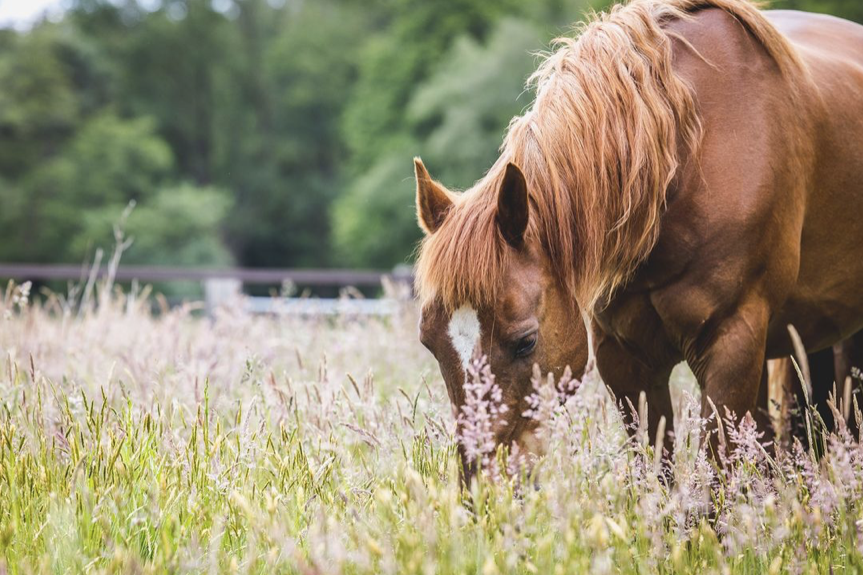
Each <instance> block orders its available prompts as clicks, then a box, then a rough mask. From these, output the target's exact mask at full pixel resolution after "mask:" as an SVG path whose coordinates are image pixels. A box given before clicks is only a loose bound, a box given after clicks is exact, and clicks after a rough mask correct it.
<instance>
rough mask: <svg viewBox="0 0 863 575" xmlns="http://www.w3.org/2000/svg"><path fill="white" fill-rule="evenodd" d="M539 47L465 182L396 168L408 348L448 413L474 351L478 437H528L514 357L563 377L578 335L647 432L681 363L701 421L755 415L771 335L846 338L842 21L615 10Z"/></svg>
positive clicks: (711, 3)
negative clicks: (416, 349)
mask: <svg viewBox="0 0 863 575" xmlns="http://www.w3.org/2000/svg"><path fill="white" fill-rule="evenodd" d="M558 43H559V45H558V48H557V50H556V51H554V52H553V53H552V54H551V55H549V56H548V57H547V59H546V60H545V61H544V63H542V64H541V66H540V67H539V69H538V70H537V72H536V73H535V74H534V75H533V77H532V81H533V83H534V84H535V86H536V94H537V95H536V100H535V102H534V104H533V105H532V107H531V108H530V109H529V110H528V111H527V112H526V114H525V115H524V116H522V117H519V118H516V119H514V120H513V121H512V123H511V124H510V127H509V130H508V133H507V135H506V138H505V141H504V144H503V146H502V148H501V155H500V158H499V159H498V161H497V162H496V163H495V164H494V166H493V167H492V168H491V169H490V170H489V172H488V173H487V174H486V175H485V176H484V177H483V178H482V179H481V180H480V181H479V182H478V183H477V184H476V185H475V186H474V187H473V188H471V189H470V190H468V191H466V192H464V193H462V194H456V193H453V192H450V191H449V190H447V189H446V188H445V187H444V186H443V185H441V184H439V183H437V182H435V181H434V180H433V179H432V178H431V177H430V176H429V174H428V172H427V171H426V169H425V167H424V166H423V165H422V162H421V161H419V160H417V161H416V166H415V167H416V178H417V211H418V218H419V223H420V225H421V227H422V228H423V229H424V230H425V233H426V236H425V238H424V240H423V242H422V245H421V247H420V252H419V257H418V262H417V290H418V294H419V298H420V300H421V304H422V308H423V312H422V319H421V326H420V331H421V340H422V341H423V343H424V344H425V345H426V346H427V347H428V348H429V349H430V350H431V351H432V352H433V353H434V355H435V356H436V358H437V359H438V361H439V364H440V367H441V371H442V373H443V376H444V379H445V381H446V385H447V390H448V392H449V396H450V399H451V401H452V403H453V405H454V407H455V408H458V407H459V406H460V405H461V404H462V403H463V402H464V399H465V398H464V390H463V383H464V381H465V377H466V373H465V372H466V366H467V364H468V362H469V361H470V358H471V357H472V355H474V354H477V353H482V354H484V355H486V356H488V358H489V362H490V364H491V367H492V370H493V371H494V372H495V373H496V374H497V381H498V383H499V384H500V387H501V388H502V391H503V401H504V402H506V403H507V404H508V405H509V406H510V410H509V414H510V415H511V417H510V418H509V419H508V420H507V421H506V422H505V423H502V424H500V425H498V426H497V428H496V429H495V430H494V431H495V433H496V439H497V440H498V441H499V442H501V443H505V444H510V443H511V442H516V443H519V444H522V445H525V444H527V443H529V439H530V432H531V428H530V423H529V422H528V421H527V420H526V419H525V418H523V417H521V416H520V414H521V413H522V412H523V411H524V404H525V401H524V397H525V395H527V394H528V393H529V391H530V387H529V385H530V384H529V383H528V380H529V377H530V372H531V368H532V366H533V364H534V363H536V364H538V365H539V367H540V368H541V369H542V370H543V371H546V372H554V373H556V374H558V375H559V374H560V373H561V372H562V371H563V369H564V367H565V366H566V365H570V366H572V368H573V369H574V371H575V373H576V375H578V373H579V372H580V371H582V370H583V368H584V365H585V362H586V360H587V348H588V340H589V339H590V338H588V333H590V335H591V336H592V343H591V344H590V345H591V346H592V349H593V352H594V353H595V359H596V364H597V367H598V369H599V373H600V375H601V376H602V379H603V381H604V382H605V384H606V385H607V386H608V388H609V389H610V390H611V391H612V392H613V393H614V394H615V396H616V397H617V398H619V399H621V400H623V399H628V400H630V401H631V402H632V403H633V404H636V405H637V401H638V397H639V394H640V393H641V392H644V393H645V394H646V396H647V399H648V403H649V422H648V425H649V428H650V429H651V430H652V433H656V430H658V429H659V428H660V425H659V422H660V418H663V417H664V418H665V421H666V429H667V430H671V429H673V421H672V406H671V400H670V396H669V390H668V378H669V374H670V372H671V369H672V367H673V366H674V365H675V364H677V363H678V362H680V361H683V360H685V361H686V362H687V363H688V364H689V366H690V368H691V369H692V371H693V372H694V374H695V376H696V378H697V380H698V384H699V386H700V387H701V390H702V398H703V399H702V413H703V415H705V416H709V415H711V414H712V413H713V405H715V406H716V407H717V408H718V409H719V410H720V413H722V414H724V412H725V411H724V410H725V408H727V409H728V410H730V411H731V412H733V413H735V414H736V415H737V416H738V417H739V416H742V415H743V414H745V413H747V412H751V413H753V414H754V415H756V418H757V419H761V420H762V421H764V420H765V419H766V413H767V409H766V408H767V397H768V394H767V383H766V379H767V370H766V369H765V365H766V361H767V360H768V359H769V358H776V357H781V356H787V355H788V354H790V353H791V352H792V341H791V338H790V337H789V333H788V330H787V329H786V326H787V325H789V324H793V325H794V326H796V328H797V331H798V332H799V334H800V336H801V338H802V341H803V342H804V343H805V345H806V349H807V351H810V352H816V351H818V350H822V349H826V348H829V346H831V345H833V344H834V343H836V342H839V341H841V340H843V339H845V338H847V337H849V336H851V335H853V334H855V333H856V332H857V331H859V330H861V328H863V289H861V288H863V258H860V257H859V255H858V254H857V253H856V249H857V247H858V245H859V243H860V241H861V240H863V223H861V219H860V215H861V214H863V27H861V26H858V25H856V24H852V23H850V22H847V21H843V20H840V19H837V18H833V17H829V16H822V15H815V14H806V13H800V12H793V11H775V12H761V11H759V10H757V9H756V8H755V7H754V6H753V5H751V4H749V3H748V2H746V1H745V0H634V1H633V2H631V3H629V4H627V5H623V6H617V7H615V8H613V9H612V10H611V11H610V12H609V13H607V14H600V15H598V16H596V17H595V18H593V20H592V21H591V22H589V23H588V24H586V25H585V26H584V27H583V28H582V29H581V31H580V34H578V36H577V37H576V38H567V39H561V40H558ZM582 312H584V318H585V319H586V320H587V321H583V315H582ZM585 324H588V325H589V326H590V328H589V332H588V331H587V329H586V328H585ZM759 408H760V409H759ZM763 429H764V430H765V431H767V430H768V429H769V426H767V425H764V426H763ZM666 441H667V439H666Z"/></svg>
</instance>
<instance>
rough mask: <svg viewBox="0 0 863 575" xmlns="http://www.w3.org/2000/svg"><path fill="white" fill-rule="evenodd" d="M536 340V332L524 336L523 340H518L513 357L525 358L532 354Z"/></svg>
mask: <svg viewBox="0 0 863 575" xmlns="http://www.w3.org/2000/svg"><path fill="white" fill-rule="evenodd" d="M536 340H537V336H536V332H534V333H532V334H530V335H526V336H524V337H523V338H521V339H520V340H518V345H516V348H515V356H516V357H527V356H529V355H530V354H531V353H532V352H533V349H534V348H535V347H536Z"/></svg>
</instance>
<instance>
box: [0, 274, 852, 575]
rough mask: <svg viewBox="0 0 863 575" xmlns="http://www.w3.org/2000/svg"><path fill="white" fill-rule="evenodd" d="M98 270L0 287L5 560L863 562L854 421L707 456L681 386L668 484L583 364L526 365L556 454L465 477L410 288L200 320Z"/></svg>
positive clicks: (744, 436) (476, 565)
mask: <svg viewBox="0 0 863 575" xmlns="http://www.w3.org/2000/svg"><path fill="white" fill-rule="evenodd" d="M110 291H111V294H112V295H111V296H110V297H107V296H106V297H100V298H99V302H98V305H91V306H86V307H85V308H83V309H82V311H81V312H80V313H78V311H77V308H75V307H72V306H64V305H62V304H61V303H59V302H58V301H55V302H54V303H51V302H50V300H49V302H48V303H47V304H40V305H33V304H30V303H29V302H28V294H27V293H25V292H26V290H25V289H22V287H20V286H19V287H15V288H11V289H10V290H8V291H7V293H6V295H5V297H3V299H2V300H0V573H3V572H8V573H46V572H47V573H52V572H53V573H77V572H110V573H164V572H182V573H187V572H191V573H222V572H227V573H234V572H241V573H271V572H284V573H302V574H311V573H322V574H323V573H326V574H337V573H423V574H425V573H459V574H460V573H481V574H484V575H491V574H493V573H543V574H545V573H581V572H593V573H603V572H610V573H654V572H663V573H668V572H681V573H711V572H712V573H728V572H771V573H780V572H783V573H784V572H792V573H801V572H807V573H808V572H811V573H826V572H829V571H830V570H831V569H832V571H833V572H834V573H845V572H859V571H861V570H863V555H861V546H863V535H861V532H863V506H861V499H860V498H861V494H863V450H861V448H860V444H859V443H858V442H857V441H855V440H854V439H853V438H851V437H849V436H848V435H847V434H844V435H842V434H840V435H836V436H833V437H832V438H830V440H829V442H830V448H829V449H828V451H827V454H826V455H825V456H824V457H823V458H822V459H821V460H818V461H816V460H815V459H814V458H813V457H812V455H811V454H810V453H808V452H806V451H804V450H803V449H802V448H799V447H797V448H796V449H795V450H792V451H790V452H788V453H785V452H780V453H779V454H778V455H777V457H776V458H770V457H768V456H767V455H766V454H765V452H764V451H763V450H761V449H760V447H759V446H758V437H757V433H756V432H755V430H754V429H753V428H751V427H749V426H747V424H746V423H744V424H743V425H742V426H740V427H739V428H734V427H731V428H729V429H728V433H729V436H730V439H734V440H736V442H735V443H734V445H735V446H736V447H735V448H734V449H731V447H729V453H728V454H727V455H728V458H729V460H730V461H731V463H730V471H728V472H719V471H717V470H716V469H714V467H713V466H712V465H711V463H710V462H709V460H708V459H707V458H706V457H705V456H704V453H703V452H702V451H700V450H699V449H698V448H697V446H696V443H697V441H696V439H697V437H698V435H699V433H700V429H701V426H702V425H703V422H701V421H700V420H699V419H698V417H696V413H697V409H696V408H695V402H694V400H693V399H692V398H691V397H689V396H688V394H687V393H686V392H685V391H684V393H683V394H682V395H681V400H680V402H679V403H680V404H681V407H680V409H679V413H678V417H677V419H678V422H677V436H676V448H675V458H674V463H673V466H672V467H673V468H672V472H673V475H674V480H673V481H665V480H662V479H660V477H659V476H660V472H661V469H662V463H661V460H660V458H659V457H657V456H656V454H655V453H654V450H653V448H652V445H651V444H652V438H650V437H647V435H646V433H644V430H643V429H642V430H641V432H640V433H637V434H636V436H635V439H632V440H630V439H629V435H628V434H627V433H626V432H625V431H624V429H623V427H622V424H621V423H620V417H619V415H618V413H617V411H616V409H615V408H614V406H613V405H612V404H611V403H610V402H609V401H608V399H607V396H606V395H605V394H604V392H603V391H602V386H601V383H600V382H599V381H598V379H596V377H595V376H588V377H586V378H585V381H582V382H574V383H571V384H567V385H571V387H573V388H575V387H578V390H577V392H576V393H574V394H566V395H565V396H560V389H559V387H558V384H557V383H555V382H551V381H547V380H546V379H544V378H542V377H539V376H537V377H536V378H535V381H534V383H535V387H536V392H537V394H536V401H535V402H534V403H533V409H532V411H533V412H535V413H537V414H540V417H541V418H542V421H543V426H542V431H541V433H542V435H543V439H544V441H545V442H546V443H547V445H548V455H547V456H546V457H544V458H543V459H542V460H540V461H539V462H537V463H536V464H535V466H534V467H533V470H532V471H531V472H530V473H531V475H530V476H529V477H528V476H526V475H525V474H526V473H527V472H526V471H524V470H523V469H524V468H521V467H519V465H518V463H519V460H518V459H517V458H514V457H512V456H510V457H509V459H508V460H507V459H506V458H504V457H503V456H502V455H501V456H500V457H499V458H498V460H497V461H498V463H499V466H498V467H497V469H499V470H500V471H499V472H497V473H495V475H496V478H494V479H492V478H490V477H489V476H488V475H489V474H485V475H481V476H480V479H479V481H477V482H475V483H474V484H473V485H472V486H471V488H470V489H469V490H462V487H461V484H460V481H459V475H458V468H459V465H460V464H459V461H458V458H457V456H456V451H455V445H456V439H455V438H454V437H453V429H454V417H453V414H452V411H451V408H450V406H449V402H448V399H447V396H446V392H445V389H444V386H443V383H442V381H441V380H440V377H439V375H438V372H437V366H436V364H435V363H434V360H433V358H432V357H431V356H430V355H429V354H427V353H426V352H424V351H423V350H422V349H421V347H420V346H419V344H418V343H417V338H416V321H417V314H416V310H415V309H414V308H413V306H412V304H409V303H406V304H404V306H403V309H402V311H401V313H399V314H398V315H396V316H394V317H392V318H389V319H386V320H372V319H369V320H350V319H348V318H337V319H329V320H303V319H298V318H275V317H253V316H249V315H246V314H245V313H243V312H241V311H240V309H241V306H239V305H237V306H228V307H225V308H222V309H220V310H218V311H217V312H216V313H215V315H214V317H212V318H203V317H197V316H195V315H194V314H193V313H192V310H191V308H190V307H185V308H178V309H174V310H170V311H167V312H166V313H162V314H157V315H154V314H152V313H151V312H150V308H149V304H148V303H147V302H146V300H143V299H141V298H133V297H129V296H124V295H122V294H118V293H117V292H115V291H113V290H110ZM481 367H482V366H479V368H478V369H477V370H475V371H476V372H475V373H474V375H473V377H474V381H473V383H474V384H475V385H476V386H477V387H476V388H477V389H483V385H485V386H486V388H489V387H490V384H489V381H488V380H487V379H486V380H483V378H484V377H487V375H484V374H485V372H484V370H483V369H481ZM561 400H562V401H561ZM642 410H643V407H642ZM503 415H507V414H505V413H504V414H503ZM509 415H511V414H509ZM643 415H644V413H643V411H642V420H644V417H643ZM730 445H731V442H730V440H729V446H730ZM489 457H490V459H487V463H491V462H492V460H494V456H493V455H490V456H489ZM507 466H508V467H509V473H506V472H505V470H506V467H507ZM488 467H491V466H488V465H487V468H488Z"/></svg>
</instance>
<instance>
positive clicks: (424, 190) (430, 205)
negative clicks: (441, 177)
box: [414, 158, 453, 234]
mask: <svg viewBox="0 0 863 575" xmlns="http://www.w3.org/2000/svg"><path fill="white" fill-rule="evenodd" d="M414 172H415V173H416V178H417V220H419V224H420V227H421V228H422V229H423V230H424V231H425V233H426V234H433V233H435V232H436V231H437V229H438V228H439V227H440V226H441V224H443V221H444V218H446V215H447V212H449V209H450V208H451V207H452V205H453V201H452V198H451V197H450V195H449V192H447V191H446V189H444V187H443V186H441V185H440V184H439V183H437V182H436V181H434V180H432V179H431V176H430V175H429V173H428V170H426V167H425V166H424V165H423V161H422V160H420V159H419V158H414Z"/></svg>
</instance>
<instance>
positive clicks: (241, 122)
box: [0, 0, 863, 269]
mask: <svg viewBox="0 0 863 575" xmlns="http://www.w3.org/2000/svg"><path fill="white" fill-rule="evenodd" d="M606 4H607V2H605V1H603V0H598V1H597V2H589V0H435V1H434V2H431V1H429V0H0V27H2V29H0V262H3V263H16V262H19V263H20V262H26V263H69V264H78V265H80V264H82V263H83V262H88V261H92V259H93V254H94V251H95V250H96V249H97V248H98V247H103V248H106V249H110V247H111V244H112V243H113V241H114V236H113V232H112V226H113V225H114V224H115V223H116V222H117V221H118V220H120V218H121V214H123V212H124V210H126V208H127V206H129V205H130V202H134V203H135V208H134V210H132V211H131V213H130V214H129V216H128V219H127V221H126V224H125V227H126V231H127V234H128V235H129V236H132V237H134V243H133V244H132V245H131V246H130V247H129V248H128V250H127V251H126V252H125V254H124V255H123V261H124V263H126V264H155V265H167V266H181V267H187V268H188V267H198V266H219V267H231V266H239V267H252V268H272V267H278V268H326V267H340V268H352V269H362V268H377V269H391V268H393V266H396V265H398V264H405V263H409V262H410V258H411V254H412V252H413V250H414V248H415V245H416V242H417V240H418V239H419V237H420V232H419V230H418V228H417V226H416V223H415V218H414V208H413V190H414V186H413V179H412V163H411V158H412V157H413V156H414V155H421V156H422V157H423V159H424V160H425V161H426V164H427V166H428V167H429V169H430V170H431V172H432V174H433V175H434V176H435V177H436V178H438V179H440V180H441V181H443V182H445V183H446V184H447V185H449V186H452V187H454V188H464V187H468V186H470V185H471V184H472V183H473V181H474V180H475V179H477V178H479V177H480V176H481V175H482V173H483V172H484V171H485V170H486V169H487V168H488V167H489V166H490V165H491V163H492V162H493V161H494V159H495V157H496V154H497V148H498V146H499V144H500V142H501V139H502V135H503V132H504V129H505V127H506V125H507V123H508V121H509V119H510V118H511V117H512V116H513V115H515V114H519V113H521V112H522V111H523V110H524V108H525V107H527V106H528V105H529V104H530V103H531V99H532V95H531V94H530V93H527V92H525V91H524V90H523V83H524V80H525V78H526V77H527V76H528V75H529V73H530V72H531V71H532V70H533V68H534V67H535V65H536V57H535V56H534V55H533V54H535V53H536V52H537V51H538V50H541V49H543V48H545V47H547V46H548V42H549V40H550V39H551V38H553V37H554V36H556V35H559V34H562V33H566V32H567V30H568V28H569V25H570V24H571V23H572V22H574V21H576V20H579V19H580V18H581V17H582V14H583V13H584V12H585V11H586V10H587V9H589V8H595V9H599V8H603V7H605V5H606ZM773 6H774V7H792V8H800V9H805V10H811V11H819V12H828V13H832V14H835V15H837V16H841V17H844V18H848V19H852V20H856V21H858V22H863V2H861V0H786V1H782V2H775V3H774V4H773Z"/></svg>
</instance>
